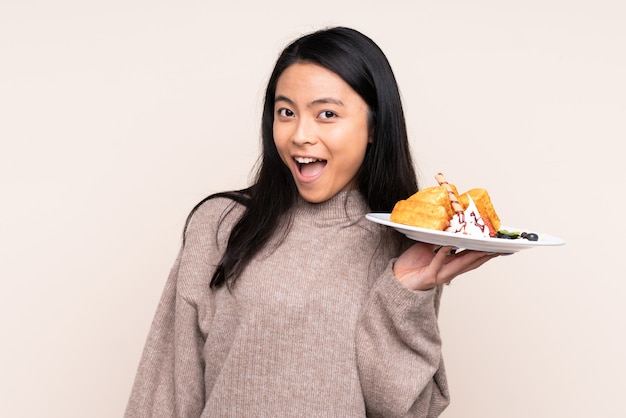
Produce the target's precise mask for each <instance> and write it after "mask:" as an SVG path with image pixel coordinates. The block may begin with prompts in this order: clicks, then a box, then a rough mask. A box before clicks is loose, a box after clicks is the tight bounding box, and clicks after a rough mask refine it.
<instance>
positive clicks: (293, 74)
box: [274, 62, 365, 105]
mask: <svg viewBox="0 0 626 418" xmlns="http://www.w3.org/2000/svg"><path fill="white" fill-rule="evenodd" d="M279 97H280V98H288V99H289V100H290V101H294V102H297V101H303V102H307V103H310V102H313V101H315V100H319V99H321V98H334V99H336V100H338V101H341V102H343V103H346V104H347V103H350V102H352V103H358V104H360V105H361V104H365V102H364V101H363V99H362V98H361V96H359V95H358V94H357V93H356V92H355V91H354V90H353V89H352V87H350V85H349V84H348V83H346V82H345V81H344V80H343V79H342V78H341V77H340V76H339V75H338V74H337V73H335V72H333V71H331V70H329V69H327V68H325V67H322V66H321V65H317V64H313V63H303V62H299V63H295V64H292V65H290V66H289V67H287V69H285V71H283V73H282V74H281V75H280V77H279V78H278V81H277V84H276V91H275V92H274V98H275V99H276V98H279Z"/></svg>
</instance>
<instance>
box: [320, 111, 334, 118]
mask: <svg viewBox="0 0 626 418" xmlns="http://www.w3.org/2000/svg"><path fill="white" fill-rule="evenodd" d="M319 117H320V119H332V118H336V117H337V114H336V113H335V112H333V111H330V110H324V111H323V112H321V113H320V114H319Z"/></svg>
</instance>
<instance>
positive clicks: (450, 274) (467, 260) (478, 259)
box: [442, 252, 500, 282]
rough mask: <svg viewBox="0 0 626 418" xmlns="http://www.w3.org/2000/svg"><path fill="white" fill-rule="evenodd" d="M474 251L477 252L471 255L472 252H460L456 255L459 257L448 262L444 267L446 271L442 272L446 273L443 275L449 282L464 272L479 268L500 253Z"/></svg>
mask: <svg viewBox="0 0 626 418" xmlns="http://www.w3.org/2000/svg"><path fill="white" fill-rule="evenodd" d="M474 253H475V254H471V255H472V256H471V257H469V255H470V254H458V255H456V256H455V257H458V258H455V259H454V260H451V261H450V262H448V263H446V265H445V268H444V269H445V272H444V271H442V273H444V274H443V275H444V276H446V278H447V281H448V282H449V281H451V280H452V279H454V278H455V277H457V276H459V275H461V274H463V273H467V272H469V271H472V270H475V269H477V268H478V267H480V266H482V265H483V264H485V263H486V262H487V261H489V260H492V259H494V258H496V257H498V256H499V255H500V254H498V253H484V252H474ZM461 255H462V256H463V258H461V257H460V256H461Z"/></svg>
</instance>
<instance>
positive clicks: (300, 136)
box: [291, 118, 317, 145]
mask: <svg viewBox="0 0 626 418" xmlns="http://www.w3.org/2000/svg"><path fill="white" fill-rule="evenodd" d="M291 141H292V142H293V143H294V144H295V145H305V144H309V145H313V144H315V143H317V139H316V135H315V123H314V122H312V121H308V120H306V119H305V118H301V119H299V120H298V122H297V124H296V129H295V130H294V132H293V135H292V136H291Z"/></svg>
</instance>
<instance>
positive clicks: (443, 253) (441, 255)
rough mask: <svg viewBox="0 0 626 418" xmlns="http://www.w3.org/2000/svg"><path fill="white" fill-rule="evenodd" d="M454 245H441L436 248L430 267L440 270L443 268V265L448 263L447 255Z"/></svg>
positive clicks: (436, 270)
mask: <svg viewBox="0 0 626 418" xmlns="http://www.w3.org/2000/svg"><path fill="white" fill-rule="evenodd" d="M453 248H454V247H451V246H440V247H438V248H435V249H434V250H433V252H434V253H435V257H433V259H432V261H431V262H430V266H429V267H430V268H432V269H433V271H435V272H438V271H440V270H441V268H442V266H443V265H444V264H446V257H447V256H448V255H449V253H450V251H452V249H453Z"/></svg>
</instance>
